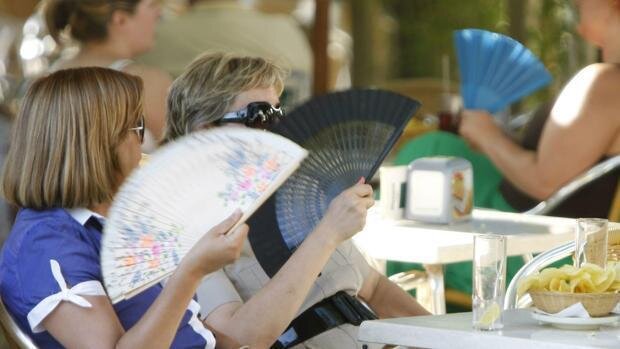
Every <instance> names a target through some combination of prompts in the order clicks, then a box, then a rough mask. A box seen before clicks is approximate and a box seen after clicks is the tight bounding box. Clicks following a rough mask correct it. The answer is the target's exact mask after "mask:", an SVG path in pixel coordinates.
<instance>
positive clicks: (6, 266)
mask: <svg viewBox="0 0 620 349" xmlns="http://www.w3.org/2000/svg"><path fill="white" fill-rule="evenodd" d="M143 132H144V120H143V117H142V81H141V80H140V79H139V78H137V77H134V76H130V75H127V74H125V73H121V72H118V71H114V70H111V69H106V68H96V67H91V68H76V69H68V70H60V71H57V72H55V73H52V74H50V75H49V76H46V77H43V78H40V79H38V80H36V81H35V82H34V83H33V84H32V85H31V86H30V89H29V90H28V92H27V93H26V96H25V97H24V101H23V103H22V108H21V110H20V112H19V115H18V117H17V119H16V121H15V129H14V133H13V135H12V143H11V147H10V150H9V154H8V157H7V161H6V165H5V169H4V173H3V180H2V187H3V192H4V195H5V196H6V198H7V200H8V201H9V202H11V203H13V204H15V205H17V206H19V207H21V210H20V211H19V213H18V215H17V219H16V221H15V224H14V226H13V229H12V231H11V234H10V236H9V238H8V240H7V242H6V243H5V245H4V247H3V250H2V255H1V256H0V294H1V297H2V301H3V302H4V304H5V305H6V307H7V309H8V310H9V312H10V314H11V315H12V316H13V318H14V319H15V320H16V321H17V323H18V325H19V326H20V327H21V329H22V330H23V331H25V332H26V333H28V334H29V335H30V336H31V337H32V338H33V340H34V341H35V342H36V343H37V344H38V345H39V346H40V347H44V348H62V347H67V348H169V347H172V348H189V347H192V348H195V347H204V348H214V346H215V339H214V337H213V335H212V334H211V332H210V331H208V330H207V329H206V328H205V327H204V326H203V324H202V323H201V322H200V321H199V320H198V318H197V313H198V311H199V310H200V307H199V306H198V304H197V303H196V302H194V301H193V299H192V297H193V296H194V293H195V290H196V288H197V286H198V284H199V282H200V280H202V278H203V277H204V276H205V275H206V274H208V273H210V272H213V271H215V270H217V269H219V268H221V267H222V266H223V265H225V264H227V263H230V262H232V261H234V260H235V259H236V258H238V256H239V253H240V249H241V245H242V242H243V241H244V239H245V237H246V234H247V232H248V227H247V226H246V225H241V226H240V227H239V228H237V229H235V230H234V231H231V232H228V230H229V229H230V228H231V227H232V226H233V225H234V223H235V222H236V221H237V220H238V219H239V218H240V213H239V212H237V213H235V214H233V215H232V216H231V217H229V218H228V219H227V220H225V221H224V222H222V223H221V224H219V225H217V226H215V227H214V228H212V229H211V230H210V231H209V232H207V233H206V234H205V236H204V237H203V238H202V239H201V240H200V241H199V242H198V243H197V244H196V245H195V246H194V248H192V249H191V250H190V251H189V253H188V254H187V255H186V256H185V257H184V258H183V259H182V260H181V262H180V264H179V266H178V268H177V269H176V271H175V272H174V273H173V274H172V276H171V277H170V279H169V280H168V281H167V283H166V284H165V286H162V285H161V284H157V285H155V286H153V287H151V288H149V289H147V290H145V291H143V292H142V293H140V294H138V295H136V296H134V297H132V298H130V299H128V300H124V301H122V302H119V303H117V304H115V305H112V304H111V303H110V301H109V299H108V297H107V296H106V293H105V290H104V288H103V286H102V284H103V282H102V275H101V268H100V262H99V252H100V248H101V234H102V226H103V225H105V217H106V214H107V212H108V209H109V207H110V205H111V202H112V199H113V197H114V195H115V193H116V191H117V189H118V188H119V186H120V185H121V184H122V182H123V181H124V179H125V178H126V177H127V176H128V175H129V174H130V172H131V171H132V170H133V169H134V168H136V166H137V165H138V162H139V160H140V143H141V141H142V137H143V135H144V133H143Z"/></svg>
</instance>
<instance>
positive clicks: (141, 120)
mask: <svg viewBox="0 0 620 349" xmlns="http://www.w3.org/2000/svg"><path fill="white" fill-rule="evenodd" d="M129 131H136V134H137V135H138V137H139V138H140V143H144V115H140V118H139V119H138V125H137V126H136V127H132V128H130V129H129Z"/></svg>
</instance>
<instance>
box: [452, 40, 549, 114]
mask: <svg viewBox="0 0 620 349" xmlns="http://www.w3.org/2000/svg"><path fill="white" fill-rule="evenodd" d="M454 44H455V46H456V53H457V57H458V63H459V70H460V73H461V95H462V97H463V104H464V107H465V108H466V109H483V110H486V111H488V112H490V113H495V112H498V111H500V110H502V109H504V108H506V107H507V106H508V105H510V104H511V103H513V102H515V101H517V100H519V99H521V98H523V97H525V96H527V95H529V94H530V93H532V92H534V91H536V90H538V89H539V88H541V87H544V86H546V85H548V84H549V83H550V82H551V75H550V74H549V72H548V71H547V69H546V68H545V66H544V65H543V64H542V63H541V62H540V60H539V59H538V58H537V57H536V56H534V54H533V53H532V52H531V51H530V50H529V49H528V48H527V47H525V46H523V45H522V44H521V43H519V42H518V41H516V40H514V39H512V38H509V37H507V36H505V35H502V34H498V33H493V32H490V31H486V30H481V29H463V30H458V31H455V32H454Z"/></svg>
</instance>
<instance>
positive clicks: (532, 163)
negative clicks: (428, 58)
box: [459, 64, 620, 200]
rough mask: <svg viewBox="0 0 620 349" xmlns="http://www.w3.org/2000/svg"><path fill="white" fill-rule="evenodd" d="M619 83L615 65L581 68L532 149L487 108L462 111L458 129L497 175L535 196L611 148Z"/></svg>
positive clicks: (617, 120)
mask: <svg viewBox="0 0 620 349" xmlns="http://www.w3.org/2000/svg"><path fill="white" fill-rule="evenodd" d="M619 83H620V71H618V69H617V68H615V67H613V66H610V65H606V64H598V65H592V66H589V67H587V68H585V69H583V70H582V71H581V72H580V73H579V74H577V75H576V76H575V77H574V78H573V79H572V80H571V81H570V82H569V83H568V85H567V86H566V87H565V88H564V90H563V91H562V93H561V94H560V96H559V98H558V100H557V101H556V103H555V105H554V107H553V109H552V111H551V115H550V118H549V120H548V121H547V123H546V124H545V128H544V130H543V134H542V136H541V140H540V143H539V146H538V149H537V151H536V152H534V151H528V150H525V149H523V148H521V147H520V146H519V145H518V144H516V143H515V142H514V141H513V140H512V139H510V138H509V137H508V136H506V135H505V134H504V133H503V132H502V131H501V130H500V129H499V128H498V127H497V126H496V125H495V123H494V122H493V120H492V117H491V116H490V115H488V114H487V113H486V112H477V111H469V112H465V114H464V117H463V123H462V125H461V128H460V130H459V132H460V133H461V135H462V136H463V137H464V138H465V139H467V140H468V141H469V142H470V143H471V144H472V145H473V146H474V147H476V148H478V149H480V150H481V151H482V152H483V153H485V154H486V155H487V156H489V158H490V159H491V161H492V162H493V163H494V164H495V166H497V168H498V169H499V170H500V171H501V172H502V174H503V175H504V176H505V177H506V178H507V179H508V180H510V181H511V182H512V183H513V184H514V185H515V186H516V187H518V188H519V189H521V190H522V191H523V192H525V193H527V194H529V195H530V196H532V197H534V198H537V199H539V200H544V199H546V198H548V197H549V196H550V195H551V194H553V193H554V192H555V191H557V190H558V189H559V188H560V187H561V186H562V185H564V184H566V183H567V182H569V181H570V180H571V179H573V178H575V177H576V176H577V175H579V174H580V173H582V172H583V171H585V170H586V169H588V168H590V167H591V166H592V165H594V164H595V163H596V162H597V161H598V160H599V159H600V158H602V157H603V156H605V155H606V154H610V153H612V152H614V151H620V150H614V149H613V146H612V145H613V144H614V141H615V140H617V139H618V135H619V128H620V117H619V116H618V113H617V110H619V108H620V99H619V98H617V96H615V94H616V92H615V91H617V87H614V86H617V85H618V84H619Z"/></svg>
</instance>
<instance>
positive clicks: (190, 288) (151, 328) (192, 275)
mask: <svg viewBox="0 0 620 349" xmlns="http://www.w3.org/2000/svg"><path fill="white" fill-rule="evenodd" d="M239 218H240V214H236V215H234V216H231V217H230V218H229V219H227V220H226V221H224V222H223V223H222V224H220V225H218V226H216V227H215V228H214V229H212V230H211V231H210V232H209V233H207V234H206V235H205V237H203V238H202V239H201V240H200V241H199V242H198V243H197V244H196V246H194V248H192V250H190V252H189V253H188V254H187V255H186V256H185V257H184V258H183V260H182V261H181V264H180V265H179V267H178V268H177V270H176V271H175V272H174V273H173V274H172V276H171V277H170V279H169V281H168V282H167V283H166V286H165V287H164V289H163V291H162V292H161V293H160V294H159V296H158V297H157V299H156V300H155V302H154V303H153V304H152V305H151V306H150V307H149V309H148V311H147V312H146V313H145V314H144V315H143V316H142V318H141V319H140V320H139V321H138V322H137V323H136V325H135V326H133V327H132V328H131V329H129V331H127V332H125V331H124V329H123V327H122V326H121V323H120V321H119V319H118V318H117V317H116V314H115V312H114V308H113V307H112V304H111V303H110V301H109V300H108V298H107V297H102V296H90V297H84V298H85V299H86V300H88V301H89V302H90V303H91V305H92V307H91V308H82V307H79V306H76V305H74V304H72V303H69V302H62V303H60V305H59V306H58V307H57V308H56V309H55V310H54V311H53V312H52V313H51V314H50V315H48V316H47V317H46V318H45V320H44V321H43V325H44V326H45V328H46V330H47V331H48V332H49V333H50V334H51V335H52V336H53V337H54V338H55V339H56V340H58V341H59V342H60V343H61V344H62V345H63V346H64V347H67V348H168V347H170V344H171V343H172V341H173V339H174V336H175V335H176V332H177V329H178V327H179V323H180V321H181V319H182V317H183V315H184V314H185V311H186V310H187V305H188V304H189V302H190V300H191V299H192V296H193V295H194V292H195V290H196V288H197V287H198V283H199V282H200V281H201V280H202V278H203V276H204V275H205V274H207V273H209V272H211V271H213V270H217V269H219V268H220V267H221V266H222V265H223V264H227V263H229V262H231V261H233V260H234V259H236V258H237V257H238V256H239V253H240V251H241V246H242V243H243V241H244V239H245V238H246V236H247V232H248V227H247V225H242V226H240V227H239V228H237V229H236V230H234V231H233V232H231V233H230V234H228V235H226V232H227V231H228V230H229V229H230V228H231V227H232V226H233V224H234V223H235V222H236V221H237V220H239Z"/></svg>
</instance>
